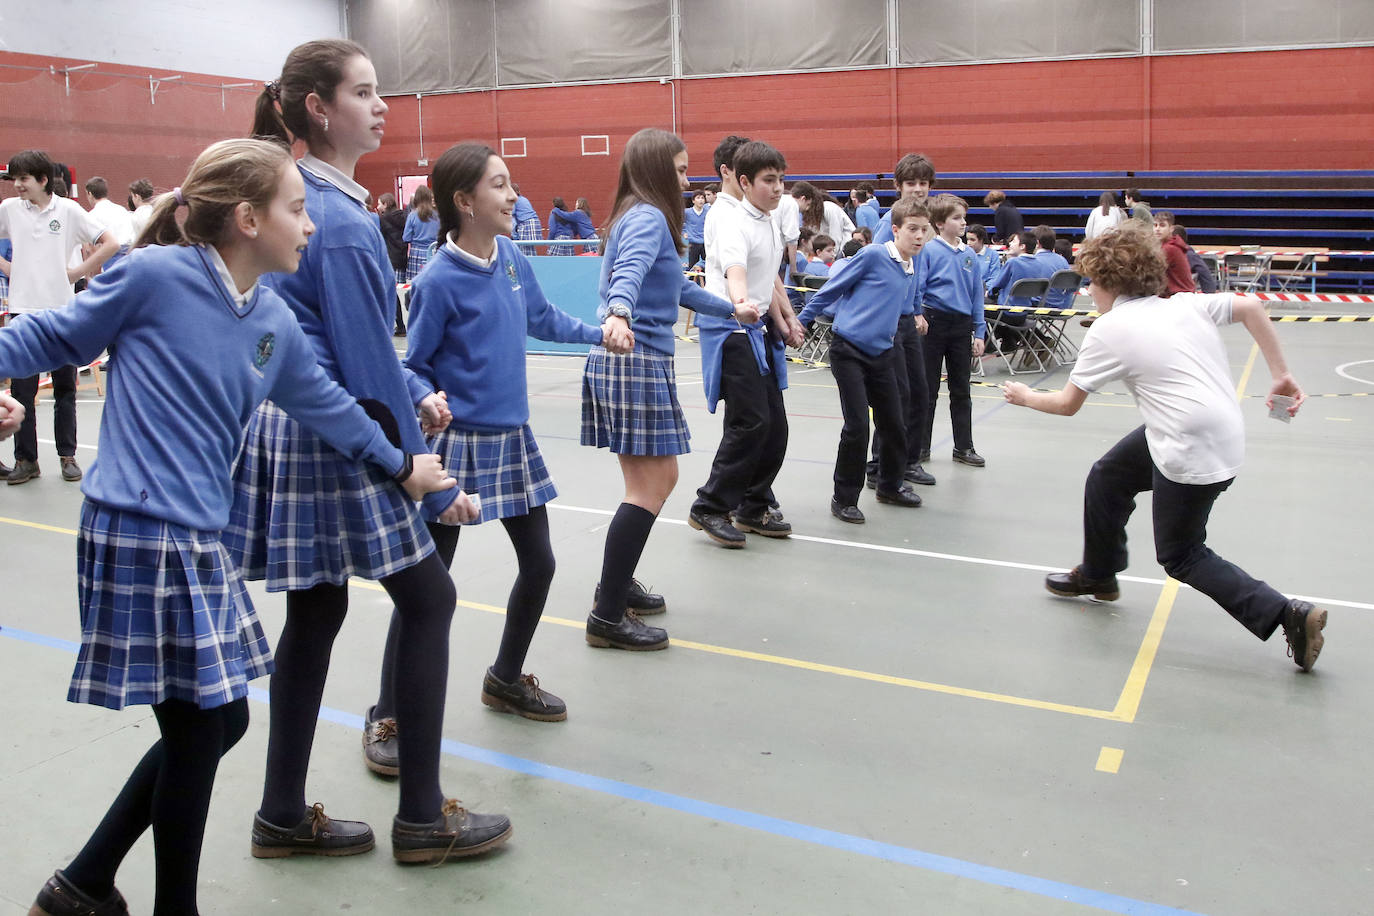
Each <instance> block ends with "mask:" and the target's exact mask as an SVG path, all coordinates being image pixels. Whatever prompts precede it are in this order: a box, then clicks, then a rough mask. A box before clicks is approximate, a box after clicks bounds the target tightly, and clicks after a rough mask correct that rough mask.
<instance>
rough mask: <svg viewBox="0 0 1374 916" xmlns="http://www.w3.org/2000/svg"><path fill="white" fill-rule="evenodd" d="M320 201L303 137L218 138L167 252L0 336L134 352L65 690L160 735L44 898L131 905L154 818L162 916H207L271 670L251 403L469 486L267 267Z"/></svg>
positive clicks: (292, 262) (434, 481)
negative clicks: (244, 452) (226, 769)
mask: <svg viewBox="0 0 1374 916" xmlns="http://www.w3.org/2000/svg"><path fill="white" fill-rule="evenodd" d="M304 204H305V186H304V184H303V182H302V181H301V177H300V174H299V173H298V172H297V171H296V169H295V166H294V164H293V163H292V162H291V157H290V154H289V153H288V152H287V151H286V150H285V149H283V148H281V147H280V146H278V145H276V144H273V143H267V142H263V141H259V140H226V141H223V142H221V143H217V144H215V145H214V146H212V147H210V148H209V149H207V150H206V151H205V152H204V153H202V154H201V155H200V156H199V157H198V158H197V159H196V162H195V164H194V165H193V166H192V167H191V171H190V174H188V175H187V176H186V181H185V182H184V184H183V185H182V186H181V187H180V188H177V189H176V190H175V191H174V192H173V193H171V194H167V195H164V196H163V197H162V198H161V199H160V200H159V201H158V203H157V206H156V208H155V209H154V211H153V214H152V216H151V219H150V223H149V225H148V227H147V229H146V230H145V232H144V234H143V237H142V239H141V240H140V242H141V244H144V245H146V244H150V243H157V244H159V245H162V246H165V247H149V248H138V249H136V250H134V251H133V252H132V253H131V254H130V255H129V256H128V257H126V258H123V259H122V260H121V261H120V263H119V264H118V265H117V266H116V267H114V268H113V269H111V270H107V271H105V272H104V273H103V274H101V275H100V276H99V277H97V278H96V279H94V280H92V281H91V285H90V288H89V290H87V291H86V292H83V293H82V294H81V295H79V296H78V297H77V298H76V299H75V301H74V302H73V303H72V304H71V305H70V306H68V307H67V308H63V309H53V310H50V311H44V312H34V313H31V314H27V315H22V316H20V317H19V318H17V319H16V320H15V321H14V323H13V324H12V325H11V326H10V327H9V328H6V329H5V330H3V331H0V373H2V374H5V375H14V376H24V375H27V374H31V373H34V372H38V371H40V370H42V369H47V368H49V367H52V366H61V365H73V364H81V365H84V364H85V363H88V362H90V361H91V360H92V359H94V358H95V357H96V356H97V355H98V354H99V353H100V352H101V351H102V350H104V349H106V348H109V349H110V351H111V352H112V353H113V354H114V356H113V358H112V359H111V361H110V364H109V373H110V375H109V394H108V396H107V399H106V402H105V409H104V415H103V417H102V419H101V432H100V458H99V460H98V461H97V462H96V463H95V465H94V466H93V467H92V468H91V469H90V472H89V473H87V475H86V478H85V481H84V482H83V483H82V491H83V492H84V493H85V495H86V501H85V504H84V505H83V507H82V511H81V530H80V534H79V540H78V543H77V583H78V593H79V596H80V603H81V630H82V638H81V651H80V654H79V656H78V658H77V663H76V671H75V673H74V674H73V676H72V682H71V688H70V690H69V691H68V694H67V698H68V699H69V700H71V701H72V702H76V703H91V704H94V705H97V706H104V707H107V708H110V709H122V708H124V707H125V706H128V705H134V704H144V703H147V704H151V705H152V707H153V713H154V715H155V716H156V718H157V723H158V728H159V730H160V732H161V739H160V740H159V741H158V742H157V743H156V744H154V745H153V747H152V749H151V750H149V751H148V753H147V754H146V755H145V756H144V757H143V759H142V761H141V762H140V763H139V764H138V765H137V766H136V767H135V768H134V771H133V774H132V775H131V776H130V777H129V780H128V782H127V783H126V784H125V786H124V789H123V790H122V791H121V792H120V794H119V796H118V798H117V799H116V800H115V802H114V805H113V806H112V807H111V808H110V810H109V812H108V813H107V814H106V815H105V818H104V819H103V820H102V821H101V823H100V826H99V827H98V828H97V829H96V831H95V833H94V834H93V835H92V836H91V838H90V840H89V841H88V842H87V843H86V845H85V847H84V848H83V849H82V850H81V852H80V853H78V854H77V856H76V858H75V859H73V861H72V863H71V864H70V865H69V866H68V867H67V868H66V869H63V870H59V871H58V872H57V873H56V874H54V875H53V877H52V878H50V879H49V880H48V882H47V884H46V885H44V887H43V889H42V891H40V892H39V895H38V900H37V902H36V903H35V905H34V909H33V912H35V913H48V914H53V916H57V914H74V913H97V912H98V913H111V914H119V913H127V912H128V911H127V909H126V908H125V903H124V899H123V897H121V896H120V894H119V891H117V890H115V887H114V879H115V872H116V871H117V870H118V868H119V865H120V863H121V862H122V861H123V859H124V856H125V855H126V854H127V853H128V851H129V849H130V848H131V847H132V846H133V845H134V843H135V841H136V840H137V839H138V838H139V837H140V836H141V835H142V834H143V833H144V831H146V830H147V829H148V827H149V826H150V825H151V827H152V828H153V848H154V856H155V862H156V869H157V883H156V886H157V897H156V903H155V906H154V908H153V912H154V913H158V914H171V913H177V914H182V913H195V912H196V876H197V871H198V867H199V859H200V849H201V841H202V839H203V837H204V832H205V817H206V812H207V810H208V808H209V803H210V790H211V787H212V785H213V784H214V779H215V771H216V768H217V766H218V764H219V758H220V757H221V756H222V755H223V754H224V753H226V752H227V751H228V750H229V748H231V747H232V746H233V745H234V743H235V742H237V741H238V740H239V738H240V737H242V736H243V733H244V731H245V730H246V729H247V727H248V705H247V694H248V682H249V681H250V680H252V679H254V678H256V677H260V676H261V675H263V674H266V673H268V672H270V671H271V670H272V658H271V654H270V653H269V651H268V648H267V640H266V638H265V637H264V635H263V632H262V628H261V626H259V624H258V618H257V615H256V614H255V612H254V610H253V605H252V603H251V601H250V600H249V598H248V594H247V592H246V591H245V590H244V587H243V582H242V580H241V578H240V577H239V573H238V571H237V570H236V569H235V567H234V565H233V563H231V562H230V559H229V556H228V554H227V552H226V551H225V549H224V546H223V544H222V543H221V542H220V530H221V529H222V528H223V527H224V525H225V523H226V522H227V521H228V518H229V504H230V500H231V499H232V496H233V490H232V486H231V477H230V468H231V465H232V463H233V460H234V456H235V454H237V452H238V450H239V446H240V445H241V444H242V442H243V427H244V424H245V423H246V422H247V421H248V418H249V416H250V415H251V414H252V412H253V409H254V408H255V407H257V405H258V404H259V403H261V402H262V401H263V400H264V399H265V398H269V397H270V398H273V399H275V400H276V401H277V402H278V403H279V404H280V405H281V406H282V407H283V408H284V409H286V410H288V411H290V412H291V414H292V416H294V417H296V418H297V419H298V420H299V421H300V423H301V424H302V425H304V426H305V427H307V428H309V429H311V430H312V431H313V432H314V434H315V435H318V436H320V437H322V438H323V439H324V440H325V441H327V442H329V443H330V445H331V446H332V447H333V448H336V449H338V450H339V451H340V452H341V453H343V454H345V455H347V456H349V459H350V460H352V461H358V462H363V461H366V462H367V463H368V466H369V467H373V468H375V469H376V473H377V474H378V475H379V476H382V477H385V478H390V479H393V480H396V481H400V482H401V485H402V486H404V487H405V489H406V492H407V493H409V494H410V495H411V496H412V497H413V498H418V497H420V496H421V495H423V494H424V493H425V492H426V491H428V490H433V489H437V488H439V487H440V486H448V487H452V486H453V481H452V480H445V478H444V474H443V471H442V470H441V469H440V466H439V462H438V460H437V459H436V458H435V456H433V455H429V454H423V453H422V454H420V455H416V456H413V457H411V456H405V455H402V453H401V452H400V450H399V449H397V448H396V447H395V446H393V445H391V444H390V443H389V442H388V441H387V439H386V437H385V435H384V434H383V433H382V430H381V429H380V428H379V427H378V425H377V424H376V423H373V422H371V421H370V420H369V419H368V418H367V415H366V414H365V413H364V412H363V410H362V408H361V407H359V406H358V405H357V404H356V403H355V402H354V400H353V399H352V398H351V397H349V396H348V394H347V392H345V391H344V390H343V389H341V388H340V387H339V386H338V385H336V384H335V383H334V382H332V381H330V380H329V378H328V377H327V376H326V375H325V373H324V372H323V371H322V370H321V369H320V367H319V366H318V365H316V363H315V361H314V359H313V358H312V356H311V350H310V344H309V342H308V341H307V340H306V339H305V335H304V334H302V333H301V329H300V326H299V325H298V324H297V323H296V319H295V318H294V317H293V316H292V314H291V312H290V310H289V309H288V308H287V307H286V305H285V303H283V302H282V301H281V299H280V298H279V297H278V296H277V295H276V294H275V293H273V292H272V291H271V290H270V289H267V288H265V287H264V286H263V285H260V284H259V283H258V276H259V275H260V274H262V273H264V272H268V271H284V272H290V271H294V270H295V269H296V265H297V264H298V262H299V261H300V258H301V250H302V249H303V248H304V247H305V245H306V240H307V238H309V236H310V235H311V233H312V232H313V231H314V226H313V225H312V224H311V221H310V217H309V216H308V215H307V214H306V212H305V206H304ZM183 205H184V207H185V215H186V218H185V227H184V229H179V228H178V227H177V213H178V211H179V210H180V209H181V208H182V206H183ZM420 451H423V450H420Z"/></svg>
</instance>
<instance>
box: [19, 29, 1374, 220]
mask: <svg viewBox="0 0 1374 916" xmlns="http://www.w3.org/2000/svg"><path fill="white" fill-rule="evenodd" d="M73 63H79V62H77V61H66V60H61V59H55V58H45V57H36V56H33V55H22V54H10V53H0V64H10V65H27V66H40V67H43V68H45V69H44V71H43V72H41V73H37V72H34V71H32V70H24V69H14V68H12V67H0V89H2V90H3V91H4V93H5V110H4V116H3V117H0V158H4V157H6V156H8V155H10V153H11V152H12V151H15V150H19V149H24V148H27V147H40V148H46V149H48V150H50V151H52V152H53V153H54V154H55V155H57V156H58V158H60V159H62V160H64V161H66V162H68V163H69V164H71V165H73V166H74V167H75V168H76V170H77V172H78V175H79V176H81V177H83V178H84V177H89V176H90V175H92V174H97V173H99V174H103V175H105V177H106V178H108V179H110V181H111V183H112V185H113V186H114V187H115V188H117V189H118V188H122V187H124V186H125V185H127V183H128V182H129V181H131V180H133V179H134V178H138V177H141V176H144V175H147V176H149V177H151V178H152V179H153V182H154V183H155V184H157V185H159V186H162V187H169V186H171V185H173V184H175V183H176V182H177V181H179V180H180V178H181V177H182V176H183V175H184V174H185V170H186V168H187V166H188V165H189V163H190V160H191V158H192V157H194V155H195V154H196V153H197V152H198V151H200V150H201V149H202V148H204V147H205V146H206V145H207V144H208V143H210V142H211V141H213V140H216V139H219V138H221V137H226V136H233V135H241V134H243V133H245V132H246V131H247V129H248V126H249V123H250V121H251V118H252V103H253V98H254V97H253V96H252V95H250V94H249V93H246V92H242V91H230V92H228V93H226V100H227V110H225V111H222V110H221V105H220V92H219V91H218V90H217V89H208V88H200V87H195V86H187V85H183V86H176V85H175V84H173V83H165V84H163V87H162V89H161V90H160V91H159V93H158V97H157V102H156V104H150V103H149V99H148V82H147V78H146V77H147V71H146V70H138V69H136V68H131V67H120V66H116V65H113V64H100V65H99V69H100V70H102V71H110V72H119V73H124V74H129V75H134V76H138V77H139V78H138V79H118V78H113V77H108V76H92V75H89V74H73V75H72V92H71V95H70V96H68V95H67V94H66V92H65V90H64V88H63V80H62V76H61V74H55V75H54V74H50V73H48V72H47V71H46V68H47V67H48V66H49V65H54V66H57V67H62V66H68V65H70V64H73ZM1371 74H1374V48H1340V49H1330V50H1309V51H1273V52H1255V53H1242V54H1202V55H1179V56H1174V57H1153V58H1117V59H1107V60H1085V61H1057V62H1029V63H1017V64H989V65H981V66H966V67H923V68H912V69H903V70H862V71H850V72H841V73H812V74H795V75H786V76H757V77H730V78H721V79H703V80H682V81H679V82H678V83H676V84H660V83H656V82H650V83H627V84H619V85H608V86H569V87H553V88H547V89H522V90H504V91H498V92H473V93H459V94H453V95H440V96H428V97H426V98H425V99H424V102H423V106H424V155H425V156H426V157H427V158H428V159H429V160H430V162H431V163H432V162H433V161H434V160H435V159H437V158H438V156H439V154H440V153H441V152H442V151H443V150H444V149H445V148H447V147H448V146H449V145H451V144H452V143H456V142H458V141H460V140H467V139H478V140H484V141H487V142H490V143H492V144H493V145H496V144H499V140H500V138H501V137H503V136H505V137H525V138H526V144H527V151H528V156H527V157H526V158H523V159H516V158H512V159H511V160H510V161H509V163H508V164H509V166H510V168H511V171H512V174H513V175H514V177H515V180H516V181H518V182H520V184H521V185H522V188H523V190H524V192H525V194H526V196H528V197H529V198H530V200H531V201H532V202H533V203H534V205H535V208H536V209H537V210H538V211H539V213H540V216H541V218H543V217H546V216H547V213H548V208H549V201H550V199H551V198H552V197H553V196H554V195H556V194H557V195H561V196H563V197H564V198H566V199H567V202H568V203H569V205H571V204H572V203H573V199H574V198H576V197H579V196H585V197H587V198H589V200H590V202H591V206H592V212H593V215H594V216H595V217H596V219H597V221H598V222H600V221H601V220H603V219H604V218H605V217H606V216H607V215H608V213H609V208H610V204H611V196H612V194H613V193H614V189H615V176H616V169H617V167H618V164H619V154H620V151H621V150H622V149H623V148H624V145H625V141H626V140H628V139H629V137H630V135H631V134H633V133H634V132H635V131H636V130H638V129H640V128H641V127H649V126H655V127H665V128H673V127H675V128H676V129H677V130H678V132H679V133H681V134H682V135H683V137H684V139H686V141H687V144H688V148H689V150H690V152H691V155H692V165H691V172H692V174H693V175H704V174H706V173H708V172H709V171H710V156H711V150H712V149H713V148H714V146H715V143H716V141H717V140H718V139H719V138H720V137H721V136H722V135H724V134H726V133H731V132H739V133H744V134H747V135H750V136H753V137H758V138H760V139H766V140H769V141H770V142H772V143H774V144H775V145H777V146H778V147H779V148H780V149H781V150H782V151H783V153H784V154H785V155H786V156H787V159H788V166H789V171H790V172H791V173H792V174H795V175H801V174H808V173H827V172H853V173H862V172H873V173H877V172H882V173H886V172H889V171H890V170H891V168H892V164H893V162H894V161H895V160H896V158H897V157H898V156H899V155H900V154H901V153H903V152H906V151H910V150H920V151H923V152H925V153H926V154H927V155H929V156H930V157H931V158H932V159H933V160H934V161H935V164H936V167H937V168H938V169H939V170H940V171H942V172H955V171H1045V170H1056V169H1069V170H1097V169H1102V170H1108V169H1110V170H1127V169H1130V170H1150V169H1154V170H1168V169H1264V170H1274V169H1317V168H1324V169H1339V168H1351V169H1353V168H1371V167H1374V163H1372V162H1371V160H1370V158H1369V153H1368V151H1369V149H1370V141H1369V138H1370V137H1372V136H1374V79H1370V75H1371ZM185 79H186V80H188V81H195V82H201V83H212V84H216V85H217V84H219V83H221V82H239V81H241V80H239V79H236V78H234V77H217V76H207V75H203V74H186V76H185ZM388 101H389V103H390V105H391V112H390V114H389V115H388V118H387V121H388V128H387V139H386V142H385V143H384V144H383V146H382V149H381V150H380V151H379V152H377V153H374V154H373V155H371V156H368V157H366V158H364V159H363V160H362V162H361V163H360V164H359V171H358V178H359V180H360V181H362V182H363V183H364V184H365V185H367V186H368V187H370V188H371V189H372V190H373V192H374V193H381V192H383V191H386V190H390V189H391V188H392V187H393V185H394V181H395V178H396V176H398V175H407V174H422V173H424V172H426V171H427V169H426V168H422V167H419V166H418V165H416V161H417V160H418V159H419V158H421V157H420V152H421V150H420V143H419V140H420V131H419V123H418V118H417V102H416V100H415V98H414V97H400V98H393V99H390V100H388ZM583 134H608V135H610V138H611V155H610V156H583V155H581V145H580V138H581V136H582V135H583Z"/></svg>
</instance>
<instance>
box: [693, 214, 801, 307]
mask: <svg viewBox="0 0 1374 916" xmlns="http://www.w3.org/2000/svg"><path fill="white" fill-rule="evenodd" d="M720 199H721V197H720V196H719V195H718V196H717V197H716V203H720ZM714 211H715V208H712V212H713V213H714ZM715 230H716V231H715V232H714V233H713V236H714V237H713V238H708V240H707V243H706V288H707V289H708V290H710V291H711V292H715V293H716V294H717V295H719V296H721V297H722V298H724V299H727V300H729V299H730V295H729V292H728V287H727V285H726V282H725V273H726V271H728V270H729V269H730V268H731V267H743V268H744V270H745V280H746V283H747V295H748V297H749V301H750V302H751V303H753V304H755V305H757V306H759V308H760V310H761V311H762V310H766V309H767V308H768V305H769V303H771V302H772V301H773V285H774V282H775V281H776V280H777V278H778V267H779V265H781V263H782V236H781V234H780V233H779V232H778V226H777V223H775V222H774V221H773V214H772V213H765V212H764V211H762V210H759V209H758V208H756V207H755V206H754V205H753V204H751V203H749V201H747V200H741V201H738V202H737V203H736V205H735V206H733V207H728V208H722V209H721V213H720V216H719V217H718V218H717V220H716V225H715ZM712 241H714V243H715V246H714V247H715V251H714V256H713V253H712V244H711V243H712ZM713 266H714V268H715V270H716V271H717V272H718V279H717V288H718V290H719V292H717V289H712V267H713Z"/></svg>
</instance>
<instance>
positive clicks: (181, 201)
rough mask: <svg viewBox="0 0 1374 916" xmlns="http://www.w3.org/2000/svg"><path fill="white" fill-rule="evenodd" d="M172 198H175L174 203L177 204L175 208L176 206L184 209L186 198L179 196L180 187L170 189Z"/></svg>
mask: <svg viewBox="0 0 1374 916" xmlns="http://www.w3.org/2000/svg"><path fill="white" fill-rule="evenodd" d="M172 197H174V198H176V202H177V206H178V207H184V206H186V198H184V197H182V196H181V188H180V186H178V187H175V188H172Z"/></svg>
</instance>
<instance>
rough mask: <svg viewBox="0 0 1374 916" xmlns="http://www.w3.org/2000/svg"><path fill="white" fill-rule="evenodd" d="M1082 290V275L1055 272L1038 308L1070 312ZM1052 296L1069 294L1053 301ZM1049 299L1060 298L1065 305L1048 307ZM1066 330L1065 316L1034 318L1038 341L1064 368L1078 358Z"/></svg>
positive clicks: (1071, 272) (1067, 317)
mask: <svg viewBox="0 0 1374 916" xmlns="http://www.w3.org/2000/svg"><path fill="white" fill-rule="evenodd" d="M1082 288H1083V275H1082V274H1080V273H1078V272H1077V271H1074V270H1056V271H1055V272H1054V273H1053V274H1052V275H1051V276H1050V285H1049V288H1048V289H1047V290H1045V295H1044V297H1042V298H1041V300H1040V307H1041V308H1063V309H1071V308H1072V307H1073V298H1074V296H1076V295H1078V291H1079V290H1080V289H1082ZM1055 293H1061V294H1063V293H1068V295H1067V296H1060V297H1055ZM1051 298H1056V299H1059V298H1062V299H1063V300H1064V301H1063V303H1062V304H1060V305H1058V306H1051V305H1050V300H1051ZM1068 327H1069V316H1068V315H1037V316H1036V330H1037V331H1039V333H1040V337H1041V338H1042V339H1043V340H1044V343H1045V346H1046V347H1047V348H1048V350H1049V354H1048V356H1049V358H1050V359H1052V360H1053V361H1054V362H1055V363H1056V364H1058V365H1060V366H1067V365H1068V364H1069V363H1071V362H1073V361H1074V360H1075V359H1077V358H1078V347H1077V346H1075V345H1074V342H1073V341H1072V340H1070V339H1069V335H1068Z"/></svg>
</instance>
